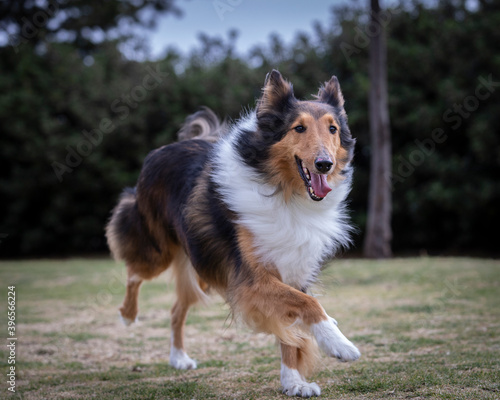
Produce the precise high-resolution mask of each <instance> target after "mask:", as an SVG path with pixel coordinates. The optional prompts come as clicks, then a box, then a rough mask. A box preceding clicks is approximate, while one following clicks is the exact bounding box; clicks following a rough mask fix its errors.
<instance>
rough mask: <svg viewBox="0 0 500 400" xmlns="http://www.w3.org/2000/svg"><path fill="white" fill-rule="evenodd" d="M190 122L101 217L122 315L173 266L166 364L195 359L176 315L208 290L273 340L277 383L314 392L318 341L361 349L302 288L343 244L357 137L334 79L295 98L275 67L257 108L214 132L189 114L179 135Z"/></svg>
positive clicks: (203, 116) (207, 117) (347, 350)
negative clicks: (121, 293)
mask: <svg viewBox="0 0 500 400" xmlns="http://www.w3.org/2000/svg"><path fill="white" fill-rule="evenodd" d="M196 129H197V130H198V131H199V132H198V134H199V135H198V136H197V137H196V138H191V139H189V140H183V141H180V142H177V143H174V144H170V145H168V146H163V147H160V148H159V149H157V150H154V151H152V152H151V153H150V154H149V155H148V156H147V157H146V159H145V161H144V165H143V168H142V171H141V173H140V176H139V179H138V182H137V186H136V187H135V188H134V189H126V190H125V191H124V193H123V194H122V195H121V198H120V201H119V203H118V205H117V206H116V208H115V209H114V210H113V213H112V217H111V219H110V222H109V224H108V225H107V228H106V236H107V239H108V244H109V247H110V249H111V252H112V253H113V255H114V257H115V258H116V259H119V260H124V261H125V263H126V267H127V271H128V275H127V276H128V280H127V289H126V295H125V300H124V302H123V305H122V306H121V308H120V313H121V317H122V319H123V321H124V322H125V323H126V324H130V323H132V322H133V321H134V320H135V319H136V316H137V311H138V306H137V297H138V293H139V287H140V286H141V283H142V282H143V281H144V280H149V279H152V278H154V277H156V276H158V275H159V274H160V273H162V272H163V271H165V270H166V269H167V268H169V267H171V268H172V269H173V272H174V277H175V280H176V294H177V300H176V302H175V304H174V306H173V308H172V318H171V326H172V336H171V348H170V364H171V365H172V366H173V367H175V368H179V369H193V368H196V362H195V361H194V360H193V359H191V358H190V357H189V356H188V355H187V354H186V351H185V349H184V343H183V333H184V323H185V321H186V314H187V312H188V309H189V307H190V306H191V305H193V304H195V303H197V302H199V301H204V300H205V299H206V296H207V290H208V289H209V288H213V289H214V290H215V291H217V292H218V293H220V294H221V295H222V297H223V298H224V299H225V300H226V301H227V303H228V304H229V305H230V307H231V311H232V313H233V314H234V315H238V316H240V317H241V318H242V320H243V321H245V322H246V323H247V324H248V325H249V326H250V327H251V328H253V329H254V330H255V331H258V332H266V333H271V334H274V335H275V336H276V337H277V340H278V342H279V344H280V348H281V360H282V361H281V384H282V386H283V392H284V393H286V394H288V395H293V396H302V397H310V396H317V395H319V394H320V388H319V387H318V385H317V384H316V383H309V382H307V381H306V380H305V376H306V375H307V374H308V373H310V371H311V368H312V367H313V365H314V363H315V360H316V354H317V351H316V350H317V348H318V346H317V345H319V347H320V348H321V349H322V350H323V351H324V352H325V353H326V354H327V355H328V356H330V357H336V358H338V359H340V360H342V361H352V360H356V359H357V358H358V357H359V356H360V353H359V351H358V349H357V348H356V347H355V346H354V345H353V344H352V343H351V342H350V341H349V340H348V339H347V338H346V337H345V336H344V335H343V334H342V332H341V331H340V330H339V328H338V327H337V322H336V321H335V319H333V318H332V317H330V316H329V315H328V314H327V313H326V311H325V310H324V309H323V307H322V306H321V305H320V303H319V302H318V300H317V299H316V298H314V297H313V296H311V295H309V294H308V288H309V287H310V285H311V284H312V283H313V282H314V281H315V280H316V278H317V276H318V274H319V272H320V269H321V267H322V264H323V263H324V262H325V261H326V260H327V259H328V258H330V257H332V256H333V255H334V254H335V253H336V251H337V250H339V249H340V248H341V247H346V246H347V245H348V244H349V242H350V237H349V233H350V230H351V228H350V226H349V221H348V217H347V214H346V206H345V200H346V197H347V194H348V193H349V191H350V185H351V177H352V167H351V160H352V157H353V148H354V143H355V140H354V139H352V137H351V133H350V131H349V127H348V125H347V115H346V113H345V110H344V100H343V96H342V93H341V90H340V85H339V82H338V80H337V78H336V77H335V76H334V77H332V78H331V79H330V80H329V81H328V82H326V83H325V84H324V85H323V86H321V87H320V89H319V93H318V94H317V96H316V97H315V99H314V100H310V101H301V100H298V99H297V98H295V96H294V93H293V89H292V85H291V84H290V83H289V82H287V81H286V80H285V79H283V77H282V76H281V74H280V73H279V72H278V71H276V70H273V71H272V72H270V73H269V74H268V75H267V77H266V80H265V83H264V87H263V90H262V95H261V97H260V98H259V100H258V102H257V107H256V109H255V110H254V111H252V112H249V113H247V114H246V115H244V116H243V117H242V118H241V119H240V120H239V121H238V122H236V123H235V124H234V125H233V126H231V127H229V128H227V129H226V131H227V132H225V133H224V134H221V137H220V139H218V140H216V141H215V140H211V139H212V138H213V137H215V136H217V134H218V132H217V131H218V130H220V129H221V127H220V125H219V122H218V120H217V119H216V117H215V116H214V114H213V113H211V112H210V111H209V110H205V111H200V112H198V113H197V114H195V115H194V116H192V117H190V119H188V122H187V124H185V125H184V127H183V129H182V132H181V133H182V134H183V135H181V136H184V137H188V138H189V137H191V136H193V135H191V134H190V132H191V131H193V130H196ZM200 138H201V139H202V140H200ZM204 138H205V140H203V139H204Z"/></svg>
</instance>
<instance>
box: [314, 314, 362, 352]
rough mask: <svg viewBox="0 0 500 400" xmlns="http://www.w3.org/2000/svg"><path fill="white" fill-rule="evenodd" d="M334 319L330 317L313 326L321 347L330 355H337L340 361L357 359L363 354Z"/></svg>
mask: <svg viewBox="0 0 500 400" xmlns="http://www.w3.org/2000/svg"><path fill="white" fill-rule="evenodd" d="M332 319H333V318H330V317H329V319H328V320H326V321H321V322H318V323H317V324H314V325H312V327H311V330H312V333H313V335H314V337H315V338H316V341H317V342H318V345H319V347H320V348H321V349H322V350H323V351H324V352H325V353H326V354H327V355H328V356H330V357H336V358H338V359H339V360H340V361H344V362H345V361H354V360H357V359H358V358H359V357H360V356H361V353H360V352H359V350H358V348H357V347H356V346H354V345H353V344H352V343H351V342H350V341H349V339H347V338H346V337H345V336H344V335H343V333H342V332H340V329H339V328H338V327H337V325H336V324H335V323H334V322H333V321H332Z"/></svg>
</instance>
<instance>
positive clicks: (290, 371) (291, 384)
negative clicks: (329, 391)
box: [281, 343, 321, 397]
mask: <svg viewBox="0 0 500 400" xmlns="http://www.w3.org/2000/svg"><path fill="white" fill-rule="evenodd" d="M308 356H309V357H310V356H311V354H310V353H309V354H308V352H307V351H305V352H304V349H299V348H298V347H295V346H290V345H287V344H284V343H281V386H282V387H283V393H285V394H286V395H288V396H301V397H311V396H319V395H320V394H321V389H320V388H319V386H318V385H317V384H316V383H314V382H307V381H306V380H305V378H304V375H303V372H302V371H301V370H303V368H301V365H300V364H301V363H302V364H304V362H308V360H303V359H301V358H304V357H308ZM302 367H303V365H302Z"/></svg>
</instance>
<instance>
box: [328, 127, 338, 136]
mask: <svg viewBox="0 0 500 400" xmlns="http://www.w3.org/2000/svg"><path fill="white" fill-rule="evenodd" d="M330 133H331V134H332V135H333V134H335V133H337V128H336V127H335V126H333V125H330Z"/></svg>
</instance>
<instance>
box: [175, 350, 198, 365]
mask: <svg viewBox="0 0 500 400" xmlns="http://www.w3.org/2000/svg"><path fill="white" fill-rule="evenodd" d="M170 365H171V366H172V367H174V368H176V369H196V367H197V365H196V361H194V360H193V359H192V358H191V357H189V356H188V355H187V354H186V352H185V351H184V350H180V349H177V348H175V347H172V348H171V349H170Z"/></svg>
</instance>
